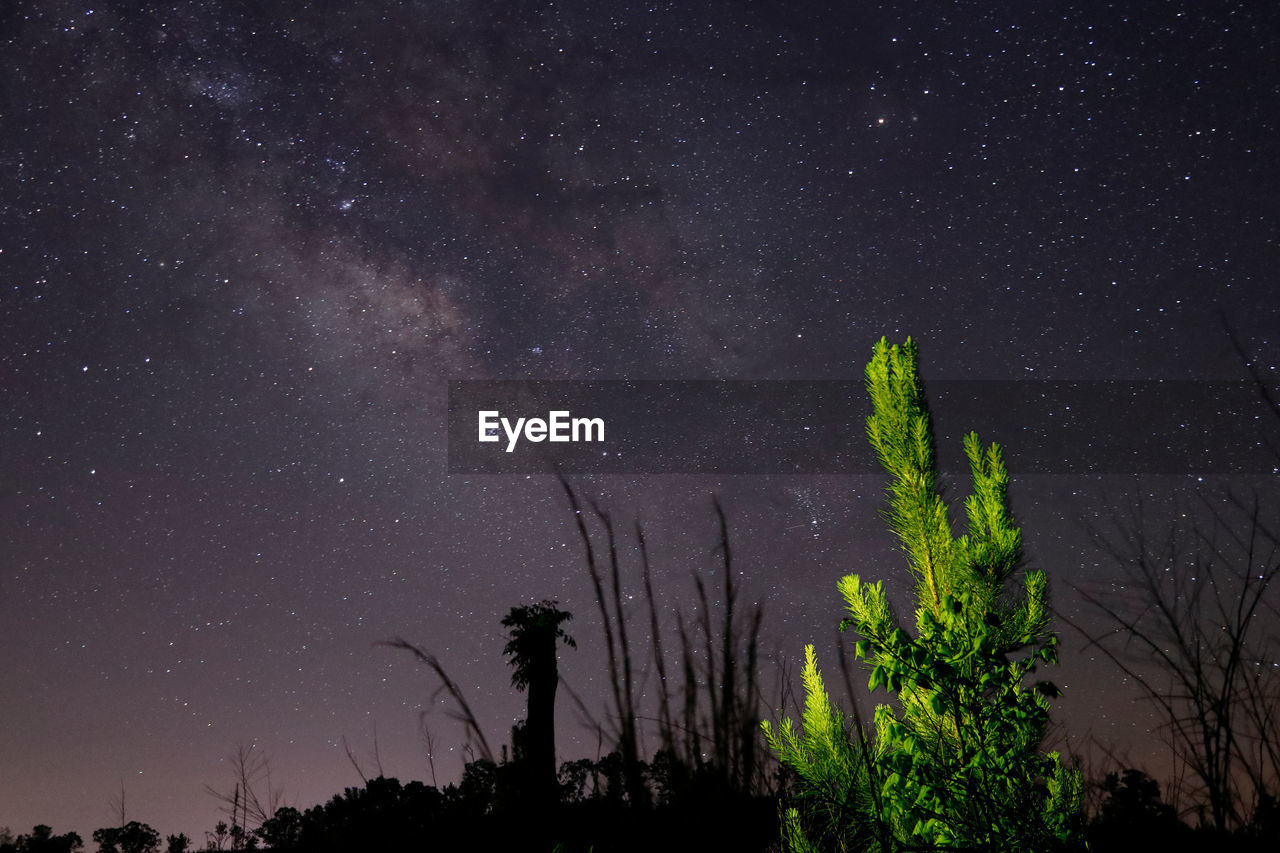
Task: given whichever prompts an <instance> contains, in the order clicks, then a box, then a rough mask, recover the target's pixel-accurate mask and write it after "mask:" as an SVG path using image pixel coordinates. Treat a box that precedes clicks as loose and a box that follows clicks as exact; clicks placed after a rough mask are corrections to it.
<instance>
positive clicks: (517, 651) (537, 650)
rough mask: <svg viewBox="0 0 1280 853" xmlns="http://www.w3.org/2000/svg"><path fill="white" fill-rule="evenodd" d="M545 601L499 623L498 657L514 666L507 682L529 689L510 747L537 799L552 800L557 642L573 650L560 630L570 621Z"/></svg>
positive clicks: (516, 609)
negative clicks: (503, 633)
mask: <svg viewBox="0 0 1280 853" xmlns="http://www.w3.org/2000/svg"><path fill="white" fill-rule="evenodd" d="M557 604H558V602H556V601H552V600H550V599H547V600H543V601H541V602H538V603H537V604H528V605H523V606H520V607H513V608H511V611H510V612H509V613H507V615H506V616H505V617H504V618H503V620H502V625H503V627H505V628H507V629H508V634H507V645H506V647H504V648H503V650H502V653H503V654H504V655H507V656H508V657H510V659H511V660H510V663H511V665H512V666H513V667H515V671H514V672H513V673H512V674H511V683H512V685H514V686H515V688H516V689H517V690H521V691H528V693H529V713H528V715H527V716H526V717H525V721H524V725H523V726H522V727H518V728H517V729H516V732H515V735H514V737H513V740H514V741H515V742H514V743H513V744H512V746H513V748H514V751H515V757H516V759H517V761H519V762H521V763H522V764H523V765H524V768H525V771H524V772H525V773H526V774H527V776H526V779H527V783H528V785H529V787H530V789H531V793H533V794H534V795H535V796H536V797H541V798H547V799H550V800H554V799H555V798H556V797H555V792H556V741H555V737H556V735H555V704H556V688H557V687H558V686H559V684H560V672H559V669H558V667H557V665H556V646H557V641H561V640H563V641H564V644H565V645H566V646H569V647H570V648H577V643H575V642H574V640H573V637H571V636H569V635H568V634H567V633H565V630H564V629H563V628H562V627H560V626H561V625H562V624H563V623H565V622H568V621H569V620H570V619H572V618H573V614H571V613H569V612H567V611H564V610H561V609H560V608H559V607H557V606H556V605H557Z"/></svg>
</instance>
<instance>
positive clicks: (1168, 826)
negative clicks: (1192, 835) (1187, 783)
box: [1089, 768, 1185, 851]
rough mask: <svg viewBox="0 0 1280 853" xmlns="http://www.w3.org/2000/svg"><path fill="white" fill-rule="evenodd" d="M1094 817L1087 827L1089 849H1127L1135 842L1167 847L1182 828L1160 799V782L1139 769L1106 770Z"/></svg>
mask: <svg viewBox="0 0 1280 853" xmlns="http://www.w3.org/2000/svg"><path fill="white" fill-rule="evenodd" d="M1100 788H1101V792H1102V794H1103V796H1104V799H1103V801H1102V806H1101V808H1100V809H1099V811H1098V816H1097V817H1096V818H1094V820H1093V822H1092V823H1091V824H1090V826H1089V840H1090V849H1091V850H1099V851H1108V850H1116V851H1127V850H1132V849H1133V848H1134V847H1135V846H1136V845H1139V844H1140V845H1142V846H1144V847H1153V848H1155V849H1159V850H1166V849H1168V848H1169V847H1170V846H1171V845H1172V844H1173V843H1174V839H1175V837H1176V836H1177V835H1178V833H1179V832H1180V831H1182V830H1185V827H1184V826H1182V824H1181V823H1180V822H1179V820H1178V815H1177V810H1176V809H1174V807H1173V806H1172V805H1171V804H1169V803H1166V802H1165V801H1163V800H1162V799H1160V785H1159V783H1157V782H1156V780H1155V779H1152V778H1151V777H1150V776H1148V775H1147V774H1145V773H1143V772H1142V771H1141V770H1134V769H1132V768H1130V769H1127V770H1125V771H1124V772H1123V774H1119V773H1108V774H1107V776H1106V778H1105V779H1104V780H1103V782H1102V784H1101V786H1100Z"/></svg>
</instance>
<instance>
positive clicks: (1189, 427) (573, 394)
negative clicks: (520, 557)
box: [448, 380, 1280, 474]
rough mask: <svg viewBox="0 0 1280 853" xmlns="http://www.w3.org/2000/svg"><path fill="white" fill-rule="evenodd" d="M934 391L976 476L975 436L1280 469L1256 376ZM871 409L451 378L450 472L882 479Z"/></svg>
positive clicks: (751, 392) (665, 388)
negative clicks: (969, 439)
mask: <svg viewBox="0 0 1280 853" xmlns="http://www.w3.org/2000/svg"><path fill="white" fill-rule="evenodd" d="M1272 390H1273V392H1274V390H1275V389H1272ZM926 394H927V397H928V401H929V406H930V410H931V412H932V415H933V421H934V434H935V436H936V438H937V447H938V460H939V465H940V466H941V467H942V468H943V470H947V471H952V472H963V471H964V470H965V469H966V467H967V465H966V463H965V461H964V456H963V450H962V448H961V440H962V437H963V435H964V434H965V433H967V432H969V431H970V430H975V431H977V433H978V435H979V436H980V437H981V438H982V440H983V441H984V442H992V441H994V442H998V443H999V444H1000V445H1001V446H1002V447H1003V448H1004V451H1005V461H1006V464H1007V465H1008V467H1009V470H1010V472H1011V473H1015V474H1130V473H1131V474H1267V473H1272V472H1275V471H1277V469H1280V418H1278V417H1277V416H1276V414H1275V412H1274V411H1273V410H1272V409H1271V408H1270V406H1269V405H1268V404H1267V403H1266V401H1265V400H1264V398H1263V396H1262V394H1261V392H1260V389H1259V388H1258V386H1257V385H1255V384H1253V383H1250V382H1230V381H1221V382H1199V381H1124V382H1120V381H1117V382H1111V381H1084V382H1065V381H1020V382H1004V381H939V382H932V383H929V384H928V387H927V388H926ZM1273 399H1274V395H1273ZM868 414H870V402H869V400H868V399H867V393H866V390H865V388H864V386H863V383H862V382H860V381H852V380H850V381H823V380H815V381H791V380H787V381H719V380H706V381H644V380H642V381H625V380H610V381H597V382H579V381H541V380H538V381H487V380H485V381H481V380H454V381H451V382H450V383H449V422H448V429H449V437H448V441H449V448H448V449H449V453H448V457H449V472H450V473H452V474H534V473H553V472H556V471H559V472H561V473H564V474H593V473H594V474H875V473H879V471H880V469H879V467H878V465H877V463H876V460H875V458H874V456H873V454H872V451H871V448H870V446H869V445H868V444H867V440H866V437H865V423H866V418H867V415H868ZM482 435H483V438H482Z"/></svg>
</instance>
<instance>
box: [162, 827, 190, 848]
mask: <svg viewBox="0 0 1280 853" xmlns="http://www.w3.org/2000/svg"><path fill="white" fill-rule="evenodd" d="M165 844H166V847H165V853H187V851H188V850H190V849H191V839H190V838H188V837H187V834H186V833H185V832H179V833H178V834H177V835H170V836H169V837H168V838H166V839H165Z"/></svg>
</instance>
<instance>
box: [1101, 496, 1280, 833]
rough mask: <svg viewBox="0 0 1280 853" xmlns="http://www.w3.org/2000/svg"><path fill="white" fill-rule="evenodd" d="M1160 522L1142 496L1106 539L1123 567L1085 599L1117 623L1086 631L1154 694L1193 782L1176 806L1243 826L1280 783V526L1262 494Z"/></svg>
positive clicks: (1223, 826)
mask: <svg viewBox="0 0 1280 853" xmlns="http://www.w3.org/2000/svg"><path fill="white" fill-rule="evenodd" d="M1174 515H1175V518H1174V520H1172V521H1170V522H1169V523H1167V524H1164V525H1158V524H1153V522H1152V520H1151V519H1150V518H1149V516H1148V514H1147V511H1146V510H1145V507H1144V505H1143V503H1142V502H1141V501H1140V500H1134V501H1133V502H1132V504H1131V506H1130V508H1129V512H1128V515H1127V517H1125V516H1120V517H1119V518H1118V519H1117V520H1116V525H1115V530H1114V531H1103V532H1101V533H1099V534H1098V536H1097V541H1098V542H1099V543H1100V545H1101V546H1102V547H1103V548H1104V550H1105V551H1106V552H1107V553H1109V554H1110V555H1111V557H1112V558H1113V559H1114V560H1115V561H1116V562H1117V563H1118V564H1119V565H1120V566H1121V568H1122V570H1123V571H1124V582H1123V584H1122V589H1121V590H1119V591H1115V590H1112V591H1108V593H1107V594H1105V595H1103V594H1099V593H1094V592H1090V591H1087V590H1081V591H1080V592H1081V595H1082V596H1083V598H1084V599H1085V601H1087V602H1088V603H1090V604H1091V605H1093V606H1094V607H1095V608H1096V609H1097V610H1098V611H1099V612H1100V613H1102V614H1103V615H1104V616H1105V617H1107V619H1108V620H1110V622H1111V627H1110V628H1108V629H1107V630H1105V631H1101V632H1085V631H1084V630H1083V629H1082V628H1080V627H1079V626H1077V630H1081V632H1082V633H1085V635H1086V636H1087V637H1089V639H1090V640H1091V643H1092V644H1093V645H1094V646H1096V647H1097V648H1098V649H1100V650H1101V651H1102V652H1103V653H1104V654H1105V655H1106V656H1107V657H1108V658H1109V659H1110V660H1111V661H1112V662H1113V663H1115V665H1116V666H1117V667H1118V668H1119V669H1120V670H1121V671H1122V672H1124V673H1125V674H1126V675H1127V676H1129V677H1130V678H1131V679H1133V681H1134V683H1135V684H1136V685H1137V686H1138V687H1139V689H1140V690H1141V691H1142V692H1143V693H1144V694H1145V696H1146V697H1147V698H1148V699H1149V700H1151V702H1152V704H1153V705H1154V706H1155V708H1156V709H1157V710H1158V712H1159V713H1160V715H1161V717H1162V718H1163V723H1164V728H1163V731H1164V734H1165V736H1166V737H1167V739H1168V742H1169V745H1170V746H1171V748H1172V749H1173V752H1174V755H1175V757H1176V758H1177V759H1178V761H1179V762H1180V763H1181V764H1182V765H1183V766H1184V767H1185V768H1186V769H1188V770H1189V771H1190V776H1191V779H1192V781H1193V784H1192V785H1191V786H1189V787H1188V788H1186V789H1184V790H1182V791H1180V792H1178V793H1177V795H1176V796H1175V801H1185V800H1186V799H1187V798H1189V799H1190V802H1183V805H1184V810H1185V811H1186V812H1189V813H1199V812H1202V813H1203V814H1202V815H1201V818H1200V821H1201V822H1202V823H1204V824H1207V825H1209V826H1212V827H1214V828H1216V829H1218V830H1223V831H1225V830H1234V829H1237V828H1239V827H1241V826H1242V825H1243V824H1244V823H1245V822H1246V821H1247V820H1248V816H1249V813H1250V811H1251V810H1253V809H1254V808H1256V806H1255V804H1256V803H1259V802H1261V798H1262V797H1263V796H1264V795H1267V794H1269V793H1270V792H1272V791H1275V790H1276V789H1277V787H1280V712H1278V711H1277V710H1276V708H1277V700H1278V699H1280V675H1278V674H1277V672H1276V667H1275V661H1276V655H1277V653H1280V644H1278V642H1277V641H1278V639H1280V638H1278V636H1277V632H1276V630H1275V624H1276V623H1275V614H1276V613H1277V604H1280V602H1278V601H1277V599H1276V593H1275V582H1276V579H1277V577H1280V529H1277V528H1276V527H1273V526H1272V525H1271V523H1270V522H1269V520H1268V519H1269V516H1268V514H1267V513H1265V512H1264V511H1263V509H1262V506H1261V503H1260V501H1259V499H1258V498H1257V497H1256V496H1255V497H1253V498H1251V499H1250V500H1248V501H1247V502H1246V501H1242V500H1239V499H1236V498H1233V497H1231V496H1227V497H1226V498H1225V499H1224V501H1223V502H1211V501H1210V500H1208V499H1205V498H1202V499H1201V500H1200V503H1199V505H1198V506H1192V507H1181V508H1180V511H1178V512H1175V513H1174Z"/></svg>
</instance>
